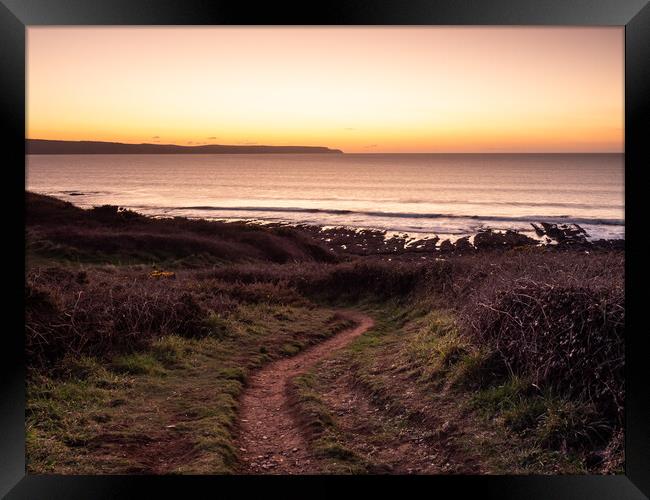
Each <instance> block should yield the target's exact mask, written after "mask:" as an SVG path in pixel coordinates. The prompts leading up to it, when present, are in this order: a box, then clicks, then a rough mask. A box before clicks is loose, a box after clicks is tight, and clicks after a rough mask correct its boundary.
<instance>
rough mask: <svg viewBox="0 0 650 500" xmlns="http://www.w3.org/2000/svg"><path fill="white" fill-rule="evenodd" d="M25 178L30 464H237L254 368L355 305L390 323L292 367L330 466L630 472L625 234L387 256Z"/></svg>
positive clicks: (101, 467)
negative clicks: (158, 210)
mask: <svg viewBox="0 0 650 500" xmlns="http://www.w3.org/2000/svg"><path fill="white" fill-rule="evenodd" d="M27 198H28V200H27V201H28V205H27V208H28V210H27V228H26V230H27V274H26V283H25V304H26V310H25V326H26V332H25V333H26V350H27V361H28V391H27V457H28V470H29V471H30V473H42V472H54V473H66V472H68V473H73V472H74V473H80V472H86V473H104V472H106V473H118V472H123V473H128V472H136V473H137V472H144V473H146V472H151V473H189V472H196V473H220V472H224V473H227V472H232V471H234V470H237V465H238V464H237V460H238V459H237V449H236V448H235V447H234V444H233V443H234V440H233V435H234V434H235V433H236V416H237V401H238V397H239V395H240V393H241V391H242V389H243V387H244V386H245V384H246V380H247V378H248V375H249V373H251V371H252V370H255V369H256V368H257V367H259V366H261V365H262V364H263V363H266V362H268V361H270V360H273V359H278V358H279V357H281V356H290V355H292V354H295V353H296V352H299V351H300V350H302V349H304V348H305V347H307V346H308V345H310V344H313V343H316V342H319V341H321V340H322V339H323V338H325V337H328V336H330V335H332V334H334V333H336V332H338V331H340V330H341V329H343V328H345V327H347V326H350V325H349V323H348V322H347V321H346V320H345V319H343V318H342V317H341V316H339V315H337V313H336V312H335V311H336V309H337V308H339V307H346V308H356V309H359V310H362V311H364V312H366V313H367V314H369V315H371V316H372V317H373V318H374V319H375V326H374V327H373V328H372V329H371V330H370V331H368V332H366V333H365V334H364V335H362V336H361V337H359V338H357V339H356V340H355V341H353V342H352V344H351V345H350V346H349V347H348V348H346V349H344V350H343V351H342V352H339V353H336V354H335V355H333V356H332V357H331V358H329V359H327V360H324V361H323V362H322V364H321V365H319V366H317V367H316V368H314V369H313V370H311V371H310V372H309V373H306V374H305V375H302V376H300V377H298V378H296V379H294V380H293V382H292V384H291V387H290V394H291V398H292V407H293V411H294V413H295V415H296V418H297V419H298V421H299V422H300V425H301V428H302V429H303V430H304V433H305V436H307V438H308V440H309V443H310V445H311V447H312V450H313V452H314V454H315V456H317V457H319V459H321V460H322V461H323V462H324V464H325V465H324V469H323V470H324V471H325V472H340V473H359V472H371V473H372V472H403V473H409V472H422V473H440V472H451V473H454V472H470V473H481V472H488V473H493V472H496V473H513V472H518V473H576V472H605V473H611V472H620V471H621V470H622V467H623V449H622V446H623V433H622V428H623V426H622V416H623V411H622V410H623V407H624V390H625V388H624V386H623V368H624V352H623V345H624V344H623V325H624V314H625V301H624V294H623V283H624V274H623V269H624V253H623V252H622V251H619V250H604V249H594V250H585V249H584V248H577V249H570V248H566V249H555V248H539V247H531V246H528V247H525V248H513V249H510V250H500V251H480V252H478V251H463V252H462V255H461V254H454V255H446V256H443V255H441V254H433V255H432V256H431V257H432V258H431V259H429V260H428V261H426V262H423V261H421V260H420V257H418V259H417V260H399V261H398V260H392V261H391V260H389V258H388V257H386V258H378V257H353V256H345V255H341V254H334V253H332V252H331V251H330V250H328V249H327V248H325V247H323V246H321V244H320V243H317V242H316V241H313V240H311V239H309V238H308V237H307V236H306V235H305V234H304V233H299V232H296V231H294V230H291V229H287V228H270V229H269V228H262V227H256V226H253V225H242V224H224V223H215V222H205V221H189V220H187V219H165V220H161V219H150V218H146V217H143V216H141V215H139V214H135V213H133V212H129V211H124V210H118V209H117V208H115V207H100V208H97V209H93V210H80V209H78V208H76V207H74V206H72V205H70V204H67V203H64V202H60V201H58V200H54V199H52V198H47V197H41V196H38V195H31V194H28V197H27ZM364 423H365V424H364ZM362 424H363V425H362ZM391 450H393V451H391Z"/></svg>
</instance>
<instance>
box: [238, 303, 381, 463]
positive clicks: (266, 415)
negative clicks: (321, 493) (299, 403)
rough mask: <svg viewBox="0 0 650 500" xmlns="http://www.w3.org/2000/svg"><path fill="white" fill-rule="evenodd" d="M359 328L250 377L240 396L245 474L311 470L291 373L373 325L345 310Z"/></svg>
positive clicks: (344, 344) (299, 372)
mask: <svg viewBox="0 0 650 500" xmlns="http://www.w3.org/2000/svg"><path fill="white" fill-rule="evenodd" d="M342 314H344V315H345V316H346V317H348V318H350V319H352V320H353V321H355V322H356V323H357V326H355V327H353V328H349V329H347V330H344V331H342V332H340V333H338V334H337V335H335V336H334V337H331V338H329V339H328V340H326V341H324V342H322V343H320V344H318V345H315V346H313V347H311V348H309V349H307V350H305V351H304V352H301V353H300V354H297V355H296V356H294V357H291V358H287V359H282V360H279V361H276V362H274V363H272V364H270V365H268V366H266V367H265V368H263V369H262V370H260V371H259V372H257V373H256V374H255V375H253V376H252V377H251V378H250V379H249V381H248V387H247V388H246V390H245V391H244V394H243V395H242V398H241V407H240V428H239V440H238V446H239V453H240V458H241V460H242V463H243V470H242V471H241V472H243V473H249V474H310V473H318V472H319V470H318V467H317V465H318V464H316V463H315V462H314V459H313V457H312V456H311V455H310V453H309V450H308V449H307V444H306V441H305V440H304V438H303V437H302V434H301V432H300V430H299V428H298V426H297V424H296V423H295V421H294V418H293V416H292V414H291V412H290V409H289V405H288V401H287V393H286V387H287V383H288V382H289V380H290V379H292V378H293V377H295V376H297V375H300V374H301V373H304V372H305V371H307V370H309V368H311V367H312V366H313V365H314V364H316V363H317V362H319V361H321V360H322V359H323V358H326V357H327V356H328V355H329V354H330V353H332V352H333V351H336V350H337V349H341V348H342V347H344V346H346V345H347V344H348V343H350V342H351V341H352V340H353V339H354V338H355V337H358V336H359V335H361V334H363V333H364V332H365V331H367V330H368V329H369V328H371V327H372V326H373V324H374V322H373V320H372V319H371V318H370V317H368V316H366V315H364V314H361V313H359V312H352V311H346V312H344V313H342Z"/></svg>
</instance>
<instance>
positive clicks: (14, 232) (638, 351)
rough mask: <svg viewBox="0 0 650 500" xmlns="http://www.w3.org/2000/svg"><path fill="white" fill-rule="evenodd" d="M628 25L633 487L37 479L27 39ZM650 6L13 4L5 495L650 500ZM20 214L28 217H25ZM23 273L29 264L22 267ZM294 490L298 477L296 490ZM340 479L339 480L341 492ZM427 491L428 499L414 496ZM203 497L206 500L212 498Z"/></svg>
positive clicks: (618, 482)
mask: <svg viewBox="0 0 650 500" xmlns="http://www.w3.org/2000/svg"><path fill="white" fill-rule="evenodd" d="M200 24H203V25H402V24H403V25H564V26H568V25H618V26H625V185H626V196H625V219H626V302H627V307H626V309H627V311H626V330H625V331H626V386H627V390H626V392H627V394H626V402H625V404H626V443H625V445H626V448H625V453H626V465H625V475H619V476H428V477H417V476H416V477H386V476H375V477H365V478H364V477H345V478H343V477H341V478H332V477H322V476H317V477H296V478H293V479H292V480H293V481H294V484H291V486H290V487H289V488H288V487H287V486H289V485H287V484H284V481H282V483H281V482H280V480H281V479H283V478H277V477H224V476H221V477H220V476H201V477H196V476H195V477H153V476H151V477H150V476H47V475H39V476H28V475H26V474H25V412H24V408H25V380H24V376H25V367H24V353H23V348H24V339H23V331H24V317H23V311H24V307H23V303H22V295H21V296H19V295H18V290H20V288H21V287H24V271H25V269H24V255H25V252H24V241H25V240H24V237H25V236H24V216H23V211H24V210H23V207H24V189H25V178H24V173H25V171H24V167H25V32H26V28H27V27H29V26H35V25H200ZM649 35H650V6H649V5H648V1H647V0H572V1H568V0H491V1H487V0H484V1H478V0H441V1H433V0H428V1H427V0H411V1H409V2H404V1H401V2H400V1H398V0H391V1H386V0H384V1H378V0H374V1H373V0H349V1H333V0H330V1H327V2H319V3H317V4H316V3H311V2H304V3H302V4H295V5H294V4H293V3H289V2H287V3H285V4H278V3H276V2H267V3H264V4H262V3H260V5H256V4H253V3H251V2H247V1H244V0H240V1H239V2H235V1H232V0H230V1H221V0H215V1H209V0H182V1H174V0H103V1H100V0H0V75H1V76H0V82H1V84H2V85H1V87H0V89H1V90H0V110H1V111H0V113H1V114H0V116H2V118H3V121H4V123H5V128H4V133H3V134H2V135H0V137H1V139H0V140H1V141H2V145H3V147H2V150H1V151H2V156H1V157H0V158H2V159H3V161H2V164H3V170H2V172H3V177H4V181H5V182H4V191H3V194H4V199H5V200H6V202H5V215H4V225H5V228H6V232H5V234H6V237H5V241H4V245H3V246H4V247H5V250H6V252H7V258H6V260H5V261H4V264H5V269H4V270H3V274H4V282H5V288H6V295H5V297H7V298H8V300H10V303H9V305H8V306H6V307H5V318H10V319H11V321H4V322H3V324H4V328H3V330H4V335H3V340H2V344H1V345H2V348H1V349H0V352H2V353H3V354H4V356H5V358H6V359H4V360H3V363H2V364H1V365H0V370H2V376H1V378H0V381H1V384H2V398H1V399H0V422H1V424H2V427H1V428H2V436H1V437H0V443H1V448H2V450H1V456H0V495H5V494H6V495H7V497H6V498H11V499H19V498H29V499H32V498H34V499H35V498H38V499H48V498H66V499H73V498H96V499H99V498H122V497H131V496H136V495H137V496H141V495H142V494H144V493H146V496H147V497H149V498H154V497H158V496H161V497H169V496H173V497H178V496H181V495H185V496H187V495H190V496H194V495H192V493H193V492H194V493H197V492H198V491H199V490H198V488H200V489H201V490H202V491H203V495H201V496H208V495H209V496H211V497H212V496H220V495H224V494H225V495H229V493H227V492H226V491H227V489H228V490H230V491H233V492H234V491H235V490H234V489H233V488H237V490H236V491H237V492H238V493H239V494H241V493H242V492H244V491H245V490H247V489H249V488H252V487H264V488H277V489H278V490H279V491H280V492H282V493H283V494H284V495H286V496H300V497H305V496H307V494H309V496H312V497H313V496H319V495H324V494H337V493H338V492H339V491H341V487H344V488H345V489H346V490H347V489H349V488H352V487H354V486H358V487H363V488H364V489H366V494H368V491H367V488H373V489H374V488H377V489H378V490H379V489H381V492H383V493H395V494H399V493H402V494H403V492H405V490H404V488H416V487H417V488H418V491H420V492H423V493H427V494H428V495H433V496H438V495H440V496H441V497H443V498H444V497H446V496H447V493H450V492H453V494H454V496H455V497H457V498H462V497H463V496H466V495H468V494H471V495H473V496H483V497H487V498H500V499H508V498H527V499H528V500H534V499H564V498H585V499H594V500H595V499H617V500H618V499H642V498H647V497H650V425H649V424H650V390H649V388H650V370H648V365H647V360H648V359H650V348H649V347H648V346H649V345H650V343H648V342H644V340H645V339H644V337H645V336H646V335H647V333H646V329H645V328H644V326H645V325H644V318H643V315H642V311H643V307H644V304H643V299H644V297H643V295H644V294H643V287H644V285H646V284H647V281H646V279H645V278H646V277H647V264H645V263H644V260H645V259H644V257H646V256H645V253H647V250H646V249H645V248H644V247H643V246H642V243H643V242H642V241H641V240H642V238H643V231H644V227H643V221H642V215H641V214H642V212H641V210H642V207H643V205H642V203H643V201H642V200H643V198H642V196H643V194H642V193H643V189H644V184H643V183H642V178H643V175H642V174H643V169H645V168H648V165H650V161H649V160H650V158H649V155H648V150H649V147H648V143H649V142H650V141H648V139H647V137H646V136H645V135H644V134H643V131H644V128H645V127H644V125H646V126H647V124H648V123H650V113H649V102H650V99H649V96H650V64H649V63H650V36H649ZM17 207H19V208H17ZM19 262H23V266H20V265H18V263H19ZM284 479H285V480H286V478H284ZM335 479H336V481H334V480H335ZM413 493H415V491H413ZM196 496H199V495H198V494H197V495H196Z"/></svg>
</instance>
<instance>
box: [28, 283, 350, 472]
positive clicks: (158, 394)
mask: <svg viewBox="0 0 650 500" xmlns="http://www.w3.org/2000/svg"><path fill="white" fill-rule="evenodd" d="M59 272H61V271H60V270H59ZM89 275H90V277H89V278H88V281H89V282H91V283H92V281H93V280H94V279H95V276H94V273H89ZM144 279H147V278H144ZM177 281H180V282H181V284H180V285H182V281H183V279H182V278H177ZM103 286H104V287H106V285H105V284H104V285H103ZM177 286H178V287H179V288H180V286H179V284H178V283H177ZM69 293H70V295H71V296H77V293H76V292H74V291H70V292H69ZM217 293H218V294H222V293H223V291H219V292H217ZM83 294H84V292H83V290H81V295H82V296H83ZM111 294H112V289H111V288H109V289H106V295H109V296H110V295H111ZM269 298H270V297H269V296H268V295H267V296H265V300H263V299H261V298H259V299H258V300H254V301H249V302H244V301H241V302H239V303H238V304H237V306H236V307H233V308H231V309H230V310H228V311H221V312H215V311H209V310H205V311H203V313H204V314H203V315H202V316H199V318H198V322H197V323H196V325H197V328H199V329H198V330H183V329H182V328H180V327H178V325H180V324H182V323H175V322H174V321H172V320H169V321H166V322H164V324H166V325H167V327H166V329H164V330H158V332H157V333H154V332H153V331H149V332H148V334H146V335H143V339H138V340H137V342H134V343H132V344H127V343H125V342H114V343H113V344H109V343H108V342H110V340H108V341H107V340H106V339H101V340H100V341H97V340H96V339H91V340H90V341H89V342H87V343H85V344H81V343H77V344H74V348H73V349H72V348H71V349H67V350H66V349H62V350H61V354H60V356H59V357H56V358H53V357H52V356H48V357H47V358H43V359H40V360H39V358H38V357H39V356H44V354H42V353H41V351H36V352H32V353H31V354H32V356H33V357H32V361H31V362H30V366H31V371H30V376H29V381H28V387H27V423H26V425H27V456H28V470H29V471H30V473H228V472H231V471H232V468H233V467H234V465H235V463H236V455H237V452H236V450H235V449H234V445H233V439H234V438H233V432H234V429H235V424H236V414H237V407H238V402H237V401H238V397H239V395H240V393H241V391H242V389H243V386H244V383H245V381H246V378H247V376H248V374H249V373H250V372H251V371H252V370H254V369H256V368H258V367H259V366H261V365H262V364H264V363H266V362H268V361H270V360H273V359H278V358H279V357H281V356H285V355H291V354H293V353H295V352H297V351H299V350H301V349H303V348H304V347H306V346H308V345H310V344H312V343H315V342H319V341H321V340H322V339H323V338H326V337H328V336H330V335H332V334H334V333H336V332H338V331H340V330H341V329H343V328H346V327H348V326H350V324H349V322H348V321H347V320H345V319H343V318H342V317H340V316H339V315H337V314H336V313H335V312H332V311H331V310H328V309H327V308H315V307H313V306H309V305H304V304H284V303H279V302H278V301H277V300H276V301H268V299H269ZM276 299H277V298H276ZM90 300H96V301H100V302H102V301H103V299H102V298H101V297H99V296H97V295H95V296H92V298H91V299H90ZM146 300H147V299H146V298H144V299H142V303H141V306H142V307H146V306H144V305H142V304H144V302H146ZM174 304H175V303H174V302H166V306H165V307H166V308H167V309H164V311H165V313H166V314H169V315H173V314H174V312H173V308H174V307H175V306H174ZM176 304H178V303H176ZM180 304H182V303H180ZM77 307H79V305H78V304H77ZM83 307H88V306H87V305H84V306H83ZM180 307H181V308H182V307H184V306H182V305H181V306H180ZM196 312H197V311H195V313H196ZM75 314H76V313H75ZM118 314H124V313H118ZM129 314H135V313H133V312H129ZM137 314H144V315H145V316H146V314H147V313H146V312H144V313H142V312H141V311H140V312H139V313H137ZM160 314H162V313H160ZM63 317H66V314H65V313H63V314H62V316H61V319H62V318H63ZM67 317H68V321H69V322H70V323H73V322H75V316H74V315H71V316H67ZM94 319H95V320H96V321H97V323H96V324H93V318H88V319H86V321H87V322H86V323H84V324H83V325H81V326H80V325H76V327H75V329H74V330H72V333H73V334H76V333H75V332H83V331H92V330H94V328H95V327H97V328H98V330H99V331H101V332H103V333H107V332H108V331H109V327H108V326H107V324H106V323H105V322H106V321H107V319H106V318H103V317H96V318H94ZM129 324H130V325H132V328H135V329H134V330H132V331H131V332H130V336H131V337H133V338H136V337H137V336H138V335H139V334H140V333H142V331H139V330H137V328H138V325H142V322H141V321H140V322H138V321H136V320H135V318H132V321H131V322H130V323H129ZM28 326H29V327H31V328H33V329H34V330H37V326H38V325H35V324H34V323H31V324H28ZM76 328H79V330H77V329H76ZM199 332H200V333H199ZM46 335H47V334H46ZM117 335H118V334H117V333H116V332H114V335H113V336H112V337H109V338H110V339H115V338H116V336H117ZM119 335H128V332H125V331H121V332H120V333H119ZM46 338H47V337H46ZM67 338H68V340H71V338H70V337H67ZM42 351H43V353H44V352H47V349H46V348H43V350H42ZM54 352H59V351H58V350H57V351H54ZM48 354H49V353H48Z"/></svg>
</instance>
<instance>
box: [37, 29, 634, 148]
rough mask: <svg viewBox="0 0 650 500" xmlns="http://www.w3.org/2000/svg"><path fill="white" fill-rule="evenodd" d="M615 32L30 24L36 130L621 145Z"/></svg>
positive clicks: (151, 136) (245, 139)
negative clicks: (41, 25) (45, 25)
mask: <svg viewBox="0 0 650 500" xmlns="http://www.w3.org/2000/svg"><path fill="white" fill-rule="evenodd" d="M623 113H624V30H623V28H622V27H593V28H592V27H587V28H582V27H578V28H564V27H551V28H543V27H399V28H393V27H388V28H385V27H364V28H356V27H354V28H347V27H331V28H327V27H324V28H322V27H319V28H292V27H279V28H278V27H268V28H258V27H174V28H171V27H170V28H167V27H164V28H158V27H141V28H140V27H135V28H133V27H29V28H28V29H27V137H29V138H33V139H65V140H98V141H119V142H130V143H141V142H149V143H152V142H159V143H161V144H181V145H194V144H268V145H307V146H327V147H332V148H339V149H342V150H343V151H345V152H372V153H379V152H483V151H485V152H498V151H503V152H533V151H540V152H547V151H549V152H550V151H559V152H563V151H567V152H573V151H576V152H578V151H586V152H601V151H603V152H618V151H623V144H624V132H623V124H624V114H623Z"/></svg>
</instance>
